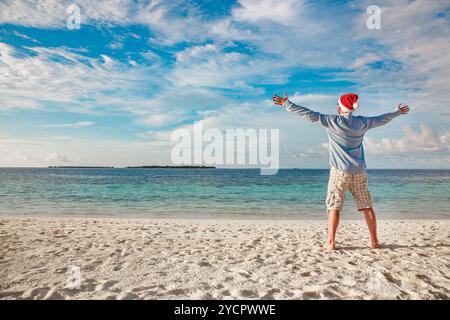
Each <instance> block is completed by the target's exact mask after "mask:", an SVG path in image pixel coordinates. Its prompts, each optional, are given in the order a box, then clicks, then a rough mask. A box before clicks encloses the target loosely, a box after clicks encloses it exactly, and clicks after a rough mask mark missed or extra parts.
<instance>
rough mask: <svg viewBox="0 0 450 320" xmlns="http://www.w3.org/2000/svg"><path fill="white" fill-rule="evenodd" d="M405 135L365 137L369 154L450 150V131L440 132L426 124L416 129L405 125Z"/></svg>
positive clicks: (401, 153) (407, 153)
mask: <svg viewBox="0 0 450 320" xmlns="http://www.w3.org/2000/svg"><path fill="white" fill-rule="evenodd" d="M402 131H403V134H404V136H403V137H402V138H400V139H393V138H384V139H381V140H378V141H377V140H373V139H371V138H369V137H366V138H365V143H364V147H365V150H366V151H367V153H368V154H374V155H394V156H395V155H397V156H404V155H414V154H416V155H422V156H426V155H429V154H432V153H446V152H449V151H450V132H446V133H443V134H438V133H437V132H436V131H435V130H433V129H432V128H430V127H428V126H426V125H420V129H419V131H414V129H412V128H411V127H410V126H409V125H406V126H403V127H402Z"/></svg>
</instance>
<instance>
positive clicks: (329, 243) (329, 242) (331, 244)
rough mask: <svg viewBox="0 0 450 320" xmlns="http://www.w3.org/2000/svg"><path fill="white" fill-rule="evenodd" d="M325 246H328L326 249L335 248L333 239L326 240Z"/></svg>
mask: <svg viewBox="0 0 450 320" xmlns="http://www.w3.org/2000/svg"><path fill="white" fill-rule="evenodd" d="M327 246H328V249H330V250H336V244H335V243H334V241H333V240H327Z"/></svg>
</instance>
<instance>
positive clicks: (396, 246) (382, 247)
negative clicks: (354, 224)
mask: <svg viewBox="0 0 450 320" xmlns="http://www.w3.org/2000/svg"><path fill="white" fill-rule="evenodd" d="M406 248H411V249H412V248H416V249H430V248H450V244H436V245H428V244H427V245H418V244H410V245H401V244H380V247H379V248H378V249H372V248H370V247H360V246H338V248H337V249H338V250H363V249H372V250H385V249H391V250H395V249H406Z"/></svg>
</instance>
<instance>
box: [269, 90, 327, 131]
mask: <svg viewBox="0 0 450 320" xmlns="http://www.w3.org/2000/svg"><path fill="white" fill-rule="evenodd" d="M272 100H273V102H274V103H275V104H277V105H279V106H282V107H284V108H285V109H286V110H287V111H289V112H295V113H296V114H298V115H299V116H302V117H303V118H305V119H307V120H310V121H312V122H316V121H319V120H321V122H322V124H323V125H325V123H326V120H325V119H324V118H325V117H326V115H323V114H321V113H320V112H316V111H313V110H310V109H308V108H305V107H302V106H298V105H296V104H295V103H292V102H291V101H289V97H288V96H287V94H286V92H285V93H284V98H282V97H280V96H277V95H274V96H273V98H272Z"/></svg>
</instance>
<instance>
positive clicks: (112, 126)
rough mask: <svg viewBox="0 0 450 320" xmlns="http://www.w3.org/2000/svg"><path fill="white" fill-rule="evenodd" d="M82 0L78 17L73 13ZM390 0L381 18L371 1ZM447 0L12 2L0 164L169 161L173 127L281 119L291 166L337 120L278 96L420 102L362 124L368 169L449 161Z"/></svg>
mask: <svg viewBox="0 0 450 320" xmlns="http://www.w3.org/2000/svg"><path fill="white" fill-rule="evenodd" d="M73 3H75V4H77V5H78V6H79V8H80V10H81V28H80V29H74V30H70V29H68V28H67V26H66V20H67V17H68V16H69V14H68V13H67V11H66V10H67V8H68V7H69V6H70V5H71V4H73ZM371 4H377V5H378V6H379V7H380V8H381V29H379V30H377V29H375V30H369V29H368V28H367V26H366V21H367V18H368V17H369V15H368V14H367V12H366V10H367V7H368V6H369V5H371ZM449 12H450V4H449V3H448V1H426V0H422V1H421V0H419V1H406V0H398V1H377V2H376V3H374V2H372V1H371V2H365V1H347V2H346V1H306V0H304V1H301V0H298V1H293V0H278V1H277V0H258V1H257V0H239V1H131V0H122V1H121V0H118V1H93V0H80V1H54V0H41V1H35V2H34V3H32V2H31V1H12V0H11V1H9V0H6V1H2V2H0V166H47V165H114V166H127V165H143V164H170V150H171V148H172V146H173V143H172V142H171V141H170V135H171V132H172V131H173V130H174V129H177V128H187V129H189V128H191V127H192V125H193V122H194V121H202V123H204V126H205V127H215V128H219V129H223V130H224V129H227V128H277V129H280V162H281V166H282V167H300V168H317V167H320V168H326V167H327V166H328V159H327V152H326V142H327V137H326V133H325V131H324V130H323V128H321V127H320V126H319V125H317V124H313V123H308V122H306V121H305V120H303V119H301V118H299V117H297V116H295V115H293V114H289V113H287V112H285V111H283V110H282V109H280V108H277V107H275V106H273V105H272V104H271V102H270V99H271V97H272V95H273V94H274V93H275V92H277V93H279V94H281V93H282V92H283V91H284V90H286V91H287V92H288V93H289V94H290V96H291V97H292V100H293V101H294V102H297V103H300V104H303V105H305V106H306V107H309V108H312V109H314V110H317V111H320V112H323V113H335V111H336V110H335V106H336V101H337V99H338V97H339V95H340V94H343V93H346V92H356V93H358V94H359V96H360V105H361V108H360V110H359V111H358V114H364V115H375V114H379V113H384V112H390V111H392V110H393V109H394V107H395V106H396V104H397V103H398V102H403V103H406V104H410V105H411V107H412V112H411V114H410V115H408V116H407V117H402V118H400V119H396V120H395V121H394V122H392V123H390V124H389V125H387V126H385V127H383V128H380V129H376V130H373V131H372V132H369V133H368V134H367V140H366V143H365V148H366V153H367V157H368V165H369V167H372V168H400V167H406V168H414V167H416V168H417V167H418V168H449V167H450V129H449V122H450V109H449V105H450V94H449V90H448V88H449V83H450V44H449V41H448V39H449V38H450V37H449V36H450V21H449Z"/></svg>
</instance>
